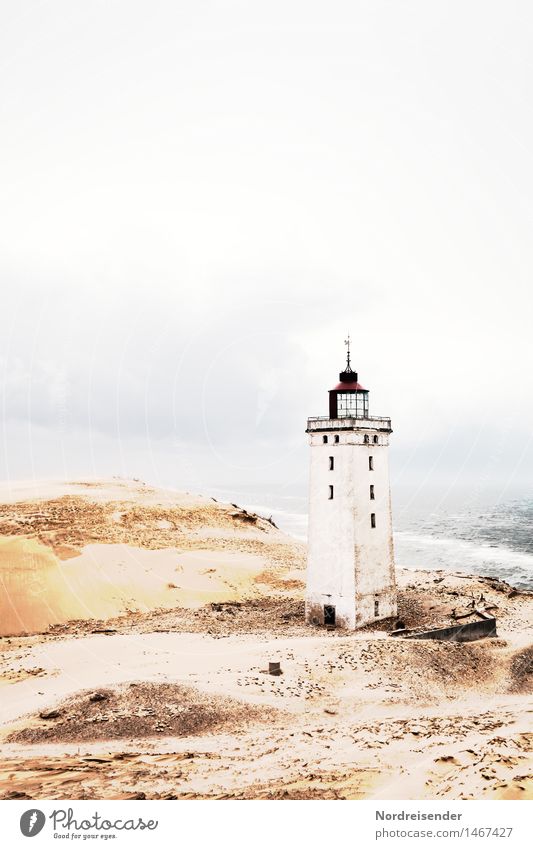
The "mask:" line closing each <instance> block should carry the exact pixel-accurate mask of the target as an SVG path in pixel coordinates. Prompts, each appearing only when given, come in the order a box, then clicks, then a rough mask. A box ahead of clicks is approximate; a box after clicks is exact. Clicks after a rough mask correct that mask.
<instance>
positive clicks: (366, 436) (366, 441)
mask: <svg viewBox="0 0 533 849" xmlns="http://www.w3.org/2000/svg"><path fill="white" fill-rule="evenodd" d="M364 442H365V443H368V433H365V438H364Z"/></svg>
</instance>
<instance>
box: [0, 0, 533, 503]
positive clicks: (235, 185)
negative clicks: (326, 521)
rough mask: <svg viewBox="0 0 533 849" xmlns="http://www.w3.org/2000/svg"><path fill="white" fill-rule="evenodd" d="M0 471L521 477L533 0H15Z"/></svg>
mask: <svg viewBox="0 0 533 849" xmlns="http://www.w3.org/2000/svg"><path fill="white" fill-rule="evenodd" d="M0 15H1V19H0V56H1V74H0V122H1V123H0V186H1V194H0V257H1V259H0V275H1V283H2V332H1V334H0V373H1V374H2V393H1V397H0V402H1V426H2V445H1V449H2V450H1V454H0V473H1V476H2V477H3V478H11V479H20V478H27V477H33V476H35V477H44V476H47V477H52V476H53V477H69V478H71V477H79V476H84V475H89V474H91V475H112V474H123V475H127V476H138V477H142V478H144V479H146V480H149V481H151V482H153V483H160V484H164V485H171V486H175V487H177V488H190V489H193V490H195V491H209V490H210V489H212V488H213V487H216V486H231V487H234V488H238V487H239V486H242V485H245V484H257V485H264V486H266V487H269V488H270V490H271V491H272V490H274V491H275V490H276V489H279V491H280V492H292V491H297V490H302V489H304V488H305V485H306V479H307V463H308V447H307V437H306V435H305V432H304V431H305V426H306V417H307V416H308V415H323V414H326V413H327V390H328V389H329V388H330V387H331V386H332V385H333V384H334V383H335V382H336V380H337V373H338V371H339V370H340V369H341V368H342V367H343V363H344V350H345V349H344V345H343V340H344V338H345V336H346V334H347V333H348V332H350V333H351V336H352V339H353V345H352V354H353V356H352V359H353V365H354V367H356V368H357V370H358V372H359V376H360V380H361V382H362V383H363V384H364V385H365V386H367V387H368V388H369V389H370V391H371V394H370V405H371V413H372V414H383V415H390V416H391V417H392V420H393V428H394V434H393V437H392V440H393V446H392V449H391V454H392V469H393V485H394V486H395V487H397V488H398V489H400V488H401V487H402V486H410V487H414V488H415V489H416V490H417V491H418V492H419V493H422V494H423V493H424V491H425V490H426V489H428V488H429V487H437V488H439V487H440V488H441V489H442V491H443V492H449V491H450V488H451V489H454V488H455V489H456V490H457V491H459V489H460V488H461V487H465V486H466V487H470V488H472V489H473V490H474V491H475V492H477V493H481V492H482V491H484V490H488V489H489V488H491V487H493V488H494V487H495V488H496V490H497V491H498V493H499V494H500V495H502V496H504V495H505V494H506V493H514V492H515V491H530V481H531V479H532V473H533V446H532V444H531V429H532V418H533V393H532V391H531V378H530V371H531V366H532V364H533V356H532V347H533V343H532V333H531V321H532V309H531V308H532V305H533V294H532V271H533V261H532V259H533V258H532V224H533V167H532V136H533V118H532V115H533V112H532V109H531V104H532V102H533V91H532V88H533V67H532V65H533V61H532V58H531V43H532V37H533V6H532V5H531V3H529V2H525V1H524V2H512V0H506V2H505V3H502V2H490V0H482V1H481V0H480V2H469V0H460V2H451V0H442V2H438V0H435V2H427V0H420V2H407V0H395V2H392V0H390V1H389V2H379V1H378V0H372V2H369V1H368V0H367V1H366V2H362V1H361V0H349V2H348V0H347V2H336V1H335V0H328V2H327V3H326V2H313V0H302V2H295V0H283V2H277V0H270V2H268V3H259V2H249V0H247V2H244V1H243V2H228V0H224V2H203V0H194V2H193V0H177V2H176V0H172V2H170V0H150V2H136V0H116V2H115V1H114V0H105V2H104V0H102V1H101V2H98V0H92V2H89V3H87V2H81V0H79V2H78V0H55V2H26V0H3V2H2V3H1V5H0Z"/></svg>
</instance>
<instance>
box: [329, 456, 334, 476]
mask: <svg viewBox="0 0 533 849" xmlns="http://www.w3.org/2000/svg"><path fill="white" fill-rule="evenodd" d="M334 466H335V460H334V458H333V457H330V458H329V470H330V472H332V471H333V469H334Z"/></svg>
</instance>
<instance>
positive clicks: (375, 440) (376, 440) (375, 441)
mask: <svg viewBox="0 0 533 849" xmlns="http://www.w3.org/2000/svg"><path fill="white" fill-rule="evenodd" d="M378 439H379V437H378V436H377V435H375V436H374V444H376V445H377V442H378Z"/></svg>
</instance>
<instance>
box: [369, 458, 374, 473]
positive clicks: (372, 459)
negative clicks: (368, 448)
mask: <svg viewBox="0 0 533 849" xmlns="http://www.w3.org/2000/svg"><path fill="white" fill-rule="evenodd" d="M368 469H369V471H371V472H372V471H373V470H374V458H373V457H369V458H368Z"/></svg>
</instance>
